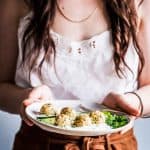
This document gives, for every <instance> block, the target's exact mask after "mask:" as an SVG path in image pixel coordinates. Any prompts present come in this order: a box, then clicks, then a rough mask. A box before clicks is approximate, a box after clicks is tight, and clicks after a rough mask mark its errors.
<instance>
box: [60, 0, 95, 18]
mask: <svg viewBox="0 0 150 150" xmlns="http://www.w3.org/2000/svg"><path fill="white" fill-rule="evenodd" d="M57 4H58V6H59V7H60V9H61V10H62V11H63V13H64V14H66V15H67V16H68V18H72V20H80V18H85V17H86V16H88V14H91V13H92V12H94V10H95V9H96V8H97V7H98V2H97V0H57Z"/></svg>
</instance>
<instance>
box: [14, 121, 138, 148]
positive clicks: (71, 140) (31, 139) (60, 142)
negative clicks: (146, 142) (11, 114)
mask: <svg viewBox="0 0 150 150" xmlns="http://www.w3.org/2000/svg"><path fill="white" fill-rule="evenodd" d="M13 150H137V142H136V139H135V136H134V133H133V129H130V130H129V131H127V132H126V133H124V134H121V133H113V134H110V135H103V136H95V137H82V136H68V135H67V136H66V135H62V134H56V133H50V132H46V131H44V130H41V129H40V128H39V127H37V126H32V127H29V126H27V125H26V124H25V123H24V122H23V123H22V126H21V129H20V131H19V132H18V133H17V135H16V137H15V141H14V146H13Z"/></svg>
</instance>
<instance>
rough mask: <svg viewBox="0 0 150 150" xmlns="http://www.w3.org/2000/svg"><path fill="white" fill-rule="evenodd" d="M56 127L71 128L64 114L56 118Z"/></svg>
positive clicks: (68, 119) (67, 117) (69, 121)
mask: <svg viewBox="0 0 150 150" xmlns="http://www.w3.org/2000/svg"><path fill="white" fill-rule="evenodd" d="M56 125H57V126H60V127H67V126H71V120H70V118H69V116H67V115H65V114H60V115H58V116H57V117H56Z"/></svg>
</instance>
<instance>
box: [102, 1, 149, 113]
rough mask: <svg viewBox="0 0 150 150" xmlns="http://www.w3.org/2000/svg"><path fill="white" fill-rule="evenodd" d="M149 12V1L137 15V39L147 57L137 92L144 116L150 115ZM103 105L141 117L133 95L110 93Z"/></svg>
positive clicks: (141, 6)
mask: <svg viewBox="0 0 150 150" xmlns="http://www.w3.org/2000/svg"><path fill="white" fill-rule="evenodd" d="M139 1H141V0H136V1H135V2H136V4H137V2H139ZM136 6H138V5H136ZM149 10H150V1H149V0H144V1H143V3H142V4H141V5H140V6H139V7H137V13H138V16H139V29H138V33H137V37H138V42H139V45H140V47H141V49H142V51H143V54H144V57H145V66H144V68H143V71H142V73H141V75H140V78H139V88H138V89H137V91H135V92H136V93H137V94H138V95H139V96H140V97H141V100H142V103H143V107H144V110H143V115H147V114H148V115H149V114H150V16H149V15H148V13H149ZM133 65H134V64H133ZM103 103H104V104H105V105H106V106H108V107H111V108H113V109H119V110H121V111H125V112H127V113H129V114H131V115H135V116H139V115H140V110H141V109H140V108H141V107H140V101H139V98H138V97H137V96H136V95H135V94H133V93H128V94H118V93H110V94H108V95H107V96H106V98H105V99H104V102H103Z"/></svg>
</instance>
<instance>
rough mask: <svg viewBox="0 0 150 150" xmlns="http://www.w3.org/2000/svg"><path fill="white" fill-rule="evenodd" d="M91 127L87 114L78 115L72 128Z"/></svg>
mask: <svg viewBox="0 0 150 150" xmlns="http://www.w3.org/2000/svg"><path fill="white" fill-rule="evenodd" d="M89 125H91V118H90V117H89V115H88V114H80V115H79V116H77V117H76V118H75V120H74V123H73V126H75V127H83V126H89Z"/></svg>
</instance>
